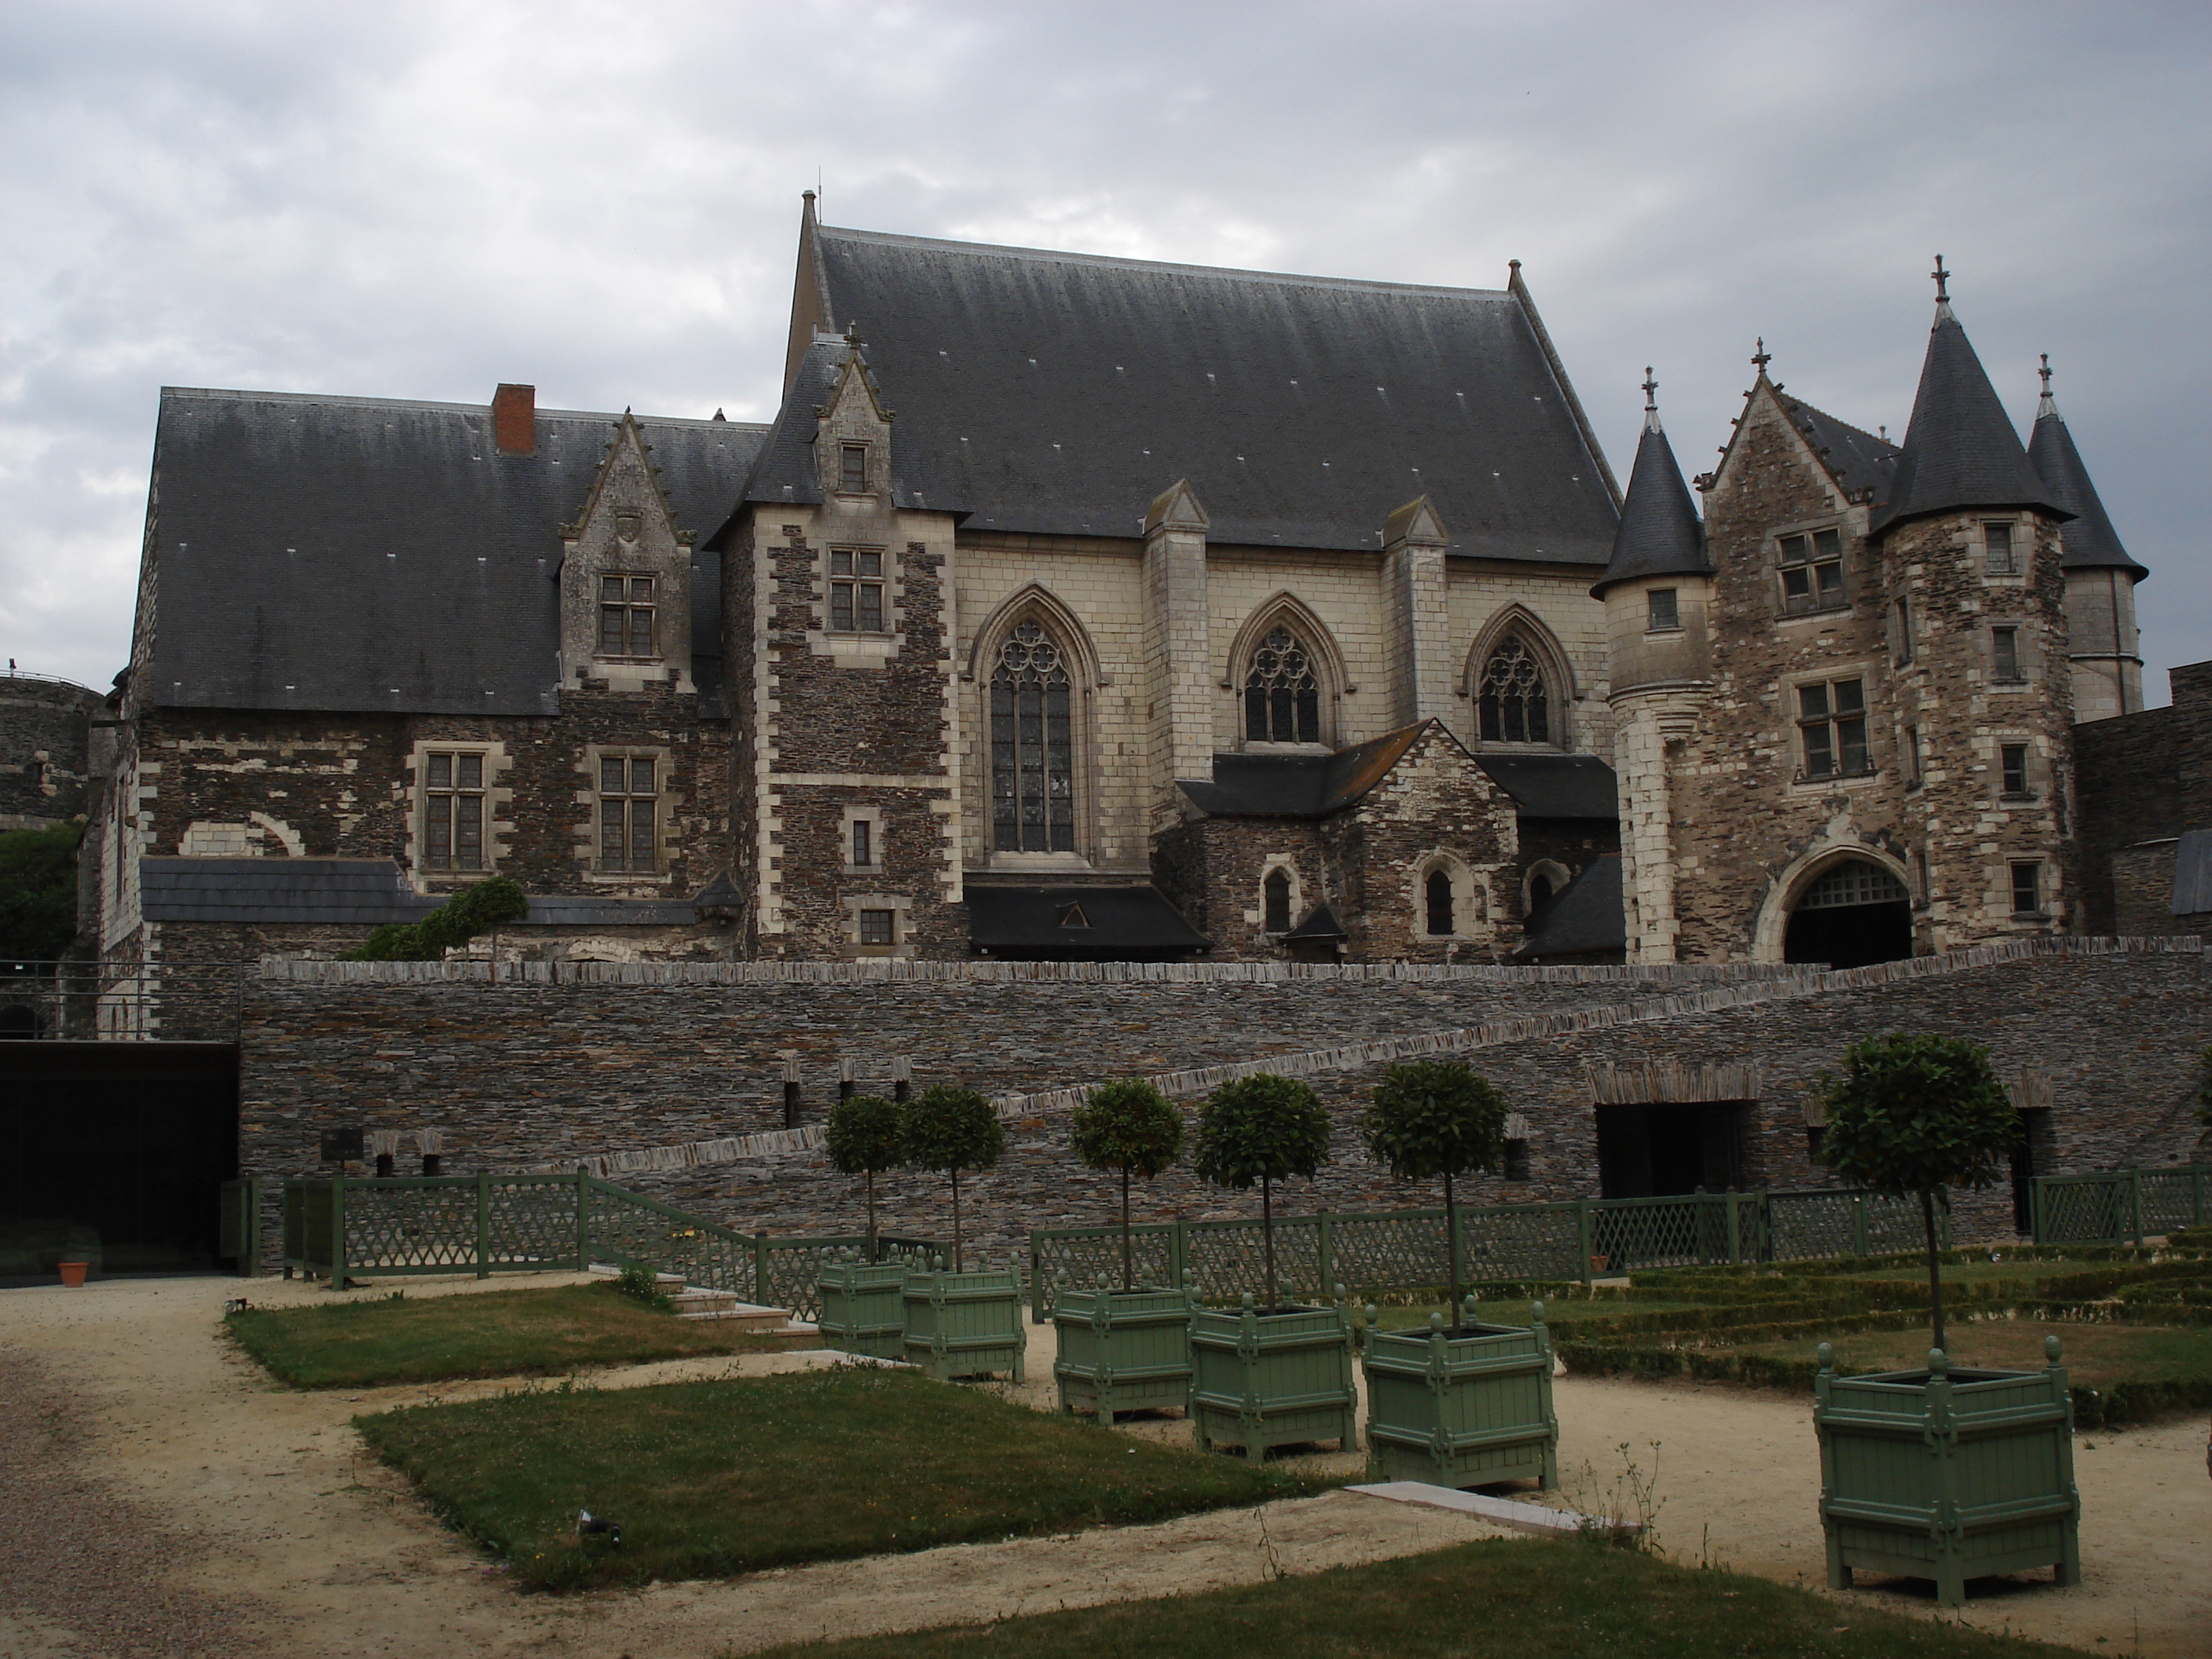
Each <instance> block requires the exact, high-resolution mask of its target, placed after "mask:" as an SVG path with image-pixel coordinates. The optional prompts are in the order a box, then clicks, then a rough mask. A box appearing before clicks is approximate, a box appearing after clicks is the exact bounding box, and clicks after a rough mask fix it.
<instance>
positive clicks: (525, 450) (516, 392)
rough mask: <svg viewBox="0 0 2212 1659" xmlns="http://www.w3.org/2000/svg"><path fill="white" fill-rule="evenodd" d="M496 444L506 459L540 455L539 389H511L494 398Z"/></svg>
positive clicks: (502, 391) (527, 387)
mask: <svg viewBox="0 0 2212 1659" xmlns="http://www.w3.org/2000/svg"><path fill="white" fill-rule="evenodd" d="M491 436H492V442H493V444H494V445H495V447H497V449H498V450H499V453H501V454H502V455H535V454H536V453H538V388H537V387H536V386H507V385H505V384H502V385H501V386H500V388H499V390H498V391H496V392H493V393H492V394H491Z"/></svg>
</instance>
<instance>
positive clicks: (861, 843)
mask: <svg viewBox="0 0 2212 1659" xmlns="http://www.w3.org/2000/svg"><path fill="white" fill-rule="evenodd" d="M875 861H876V826H875V825H874V823H872V822H870V821H869V820H868V819H866V818H854V820H853V862H854V864H856V865H868V864H873V863H874V862H875Z"/></svg>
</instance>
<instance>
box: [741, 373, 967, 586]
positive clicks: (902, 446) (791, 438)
mask: <svg viewBox="0 0 2212 1659" xmlns="http://www.w3.org/2000/svg"><path fill="white" fill-rule="evenodd" d="M853 350H854V348H853V347H852V346H851V345H850V344H849V343H848V342H847V341H845V340H844V339H842V337H835V336H831V337H823V338H821V339H817V340H816V341H815V342H814V343H813V344H812V345H811V346H809V347H808V348H807V351H806V355H805V357H803V358H801V359H800V360H799V373H798V374H797V375H796V376H795V377H794V378H793V380H792V383H791V388H790V390H789V391H787V392H785V393H784V398H783V407H782V408H781V410H778V411H777V412H776V417H775V422H773V423H772V424H771V425H770V426H769V429H768V436H767V438H766V440H765V441H763V444H762V445H761V451H760V456H759V458H758V459H757V460H756V461H755V462H754V464H753V470H752V474H751V476H750V477H749V478H747V479H746V481H745V487H744V500H746V501H769V502H775V501H820V500H821V499H822V473H821V470H820V468H819V466H818V465H817V461H816V459H815V454H814V441H815V438H816V435H817V429H818V422H817V419H816V417H815V413H814V411H815V410H816V409H817V408H826V407H827V406H828V405H829V400H830V398H832V397H833V396H835V395H836V390H837V380H838V377H839V375H840V374H842V373H843V371H844V368H845V362H846V359H847V358H848V357H850V356H852V354H853ZM860 362H861V364H862V366H863V368H866V364H867V362H868V348H867V345H866V343H862V344H861V345H860ZM877 389H878V392H879V393H881V394H882V397H883V402H884V406H885V407H886V408H887V409H889V410H890V412H891V414H892V416H894V418H893V420H892V422H891V500H892V502H893V504H894V505H895V506H898V507H924V508H930V509H933V510H935V511H937V512H940V513H946V512H950V513H957V512H961V511H963V510H964V509H963V507H961V506H960V504H959V503H958V502H957V501H954V500H953V499H952V498H951V496H949V495H945V493H944V492H943V491H942V490H936V489H931V488H930V486H929V481H928V476H927V471H926V469H925V466H924V465H923V462H922V459H921V453H919V446H918V444H917V442H916V439H915V427H914V426H913V424H912V423H911V422H904V421H901V420H898V419H896V416H897V415H898V413H899V409H898V405H897V404H895V403H893V402H892V401H891V399H890V394H889V393H888V392H884V391H883V387H882V386H881V383H880V382H878V387H877ZM726 527H727V526H724V528H726ZM713 539H714V542H715V543H716V544H718V545H719V544H720V539H721V538H720V534H719V533H718V534H717V535H716V536H715V537H714V538H713Z"/></svg>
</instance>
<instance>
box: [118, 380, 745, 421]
mask: <svg viewBox="0 0 2212 1659" xmlns="http://www.w3.org/2000/svg"><path fill="white" fill-rule="evenodd" d="M161 397H162V399H163V401H165V402H166V401H167V400H168V399H170V398H207V399H209V400H210V401H213V400H215V399H217V398H222V399H226V400H230V401H234V402H239V403H257V404H328V405H334V406H336V407H338V408H341V409H396V410H407V411H410V412H413V411H417V410H435V411H438V412H440V413H443V414H449V415H483V416H489V415H490V413H491V405H490V404H455V403H444V402H441V401H439V400H437V399H435V398H363V397H356V396H349V395H348V394H345V393H343V392H260V391H253V390H250V389H246V388H240V387H228V386H163V387H162V388H161ZM537 415H538V419H539V420H541V421H604V422H606V423H607V424H609V425H610V426H611V425H612V424H613V423H614V422H617V421H619V420H620V419H622V417H623V411H621V410H614V411H609V410H597V409H540V410H538V411H537ZM635 419H636V421H637V423H638V424H639V425H640V426H698V427H719V428H720V429H721V430H723V431H725V432H766V431H768V430H769V428H770V427H771V426H772V424H773V422H764V421H731V420H720V421H718V420H715V419H714V417H713V416H690V415H639V416H635Z"/></svg>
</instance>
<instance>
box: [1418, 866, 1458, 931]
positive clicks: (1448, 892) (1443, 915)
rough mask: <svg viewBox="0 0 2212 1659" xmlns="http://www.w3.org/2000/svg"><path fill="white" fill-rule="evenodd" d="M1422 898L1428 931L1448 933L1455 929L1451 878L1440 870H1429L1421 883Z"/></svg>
mask: <svg viewBox="0 0 2212 1659" xmlns="http://www.w3.org/2000/svg"><path fill="white" fill-rule="evenodd" d="M1422 898H1423V900H1424V902H1425V908H1426V909H1427V912H1428V924H1429V929H1428V930H1429V932H1430V933H1455V932H1456V931H1457V930H1456V929H1455V927H1453V925H1452V884H1451V878H1450V877H1449V876H1448V875H1446V874H1445V873H1444V872H1443V871H1441V870H1431V871H1430V872H1429V878H1428V880H1427V881H1425V882H1424V883H1423V884H1422Z"/></svg>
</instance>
